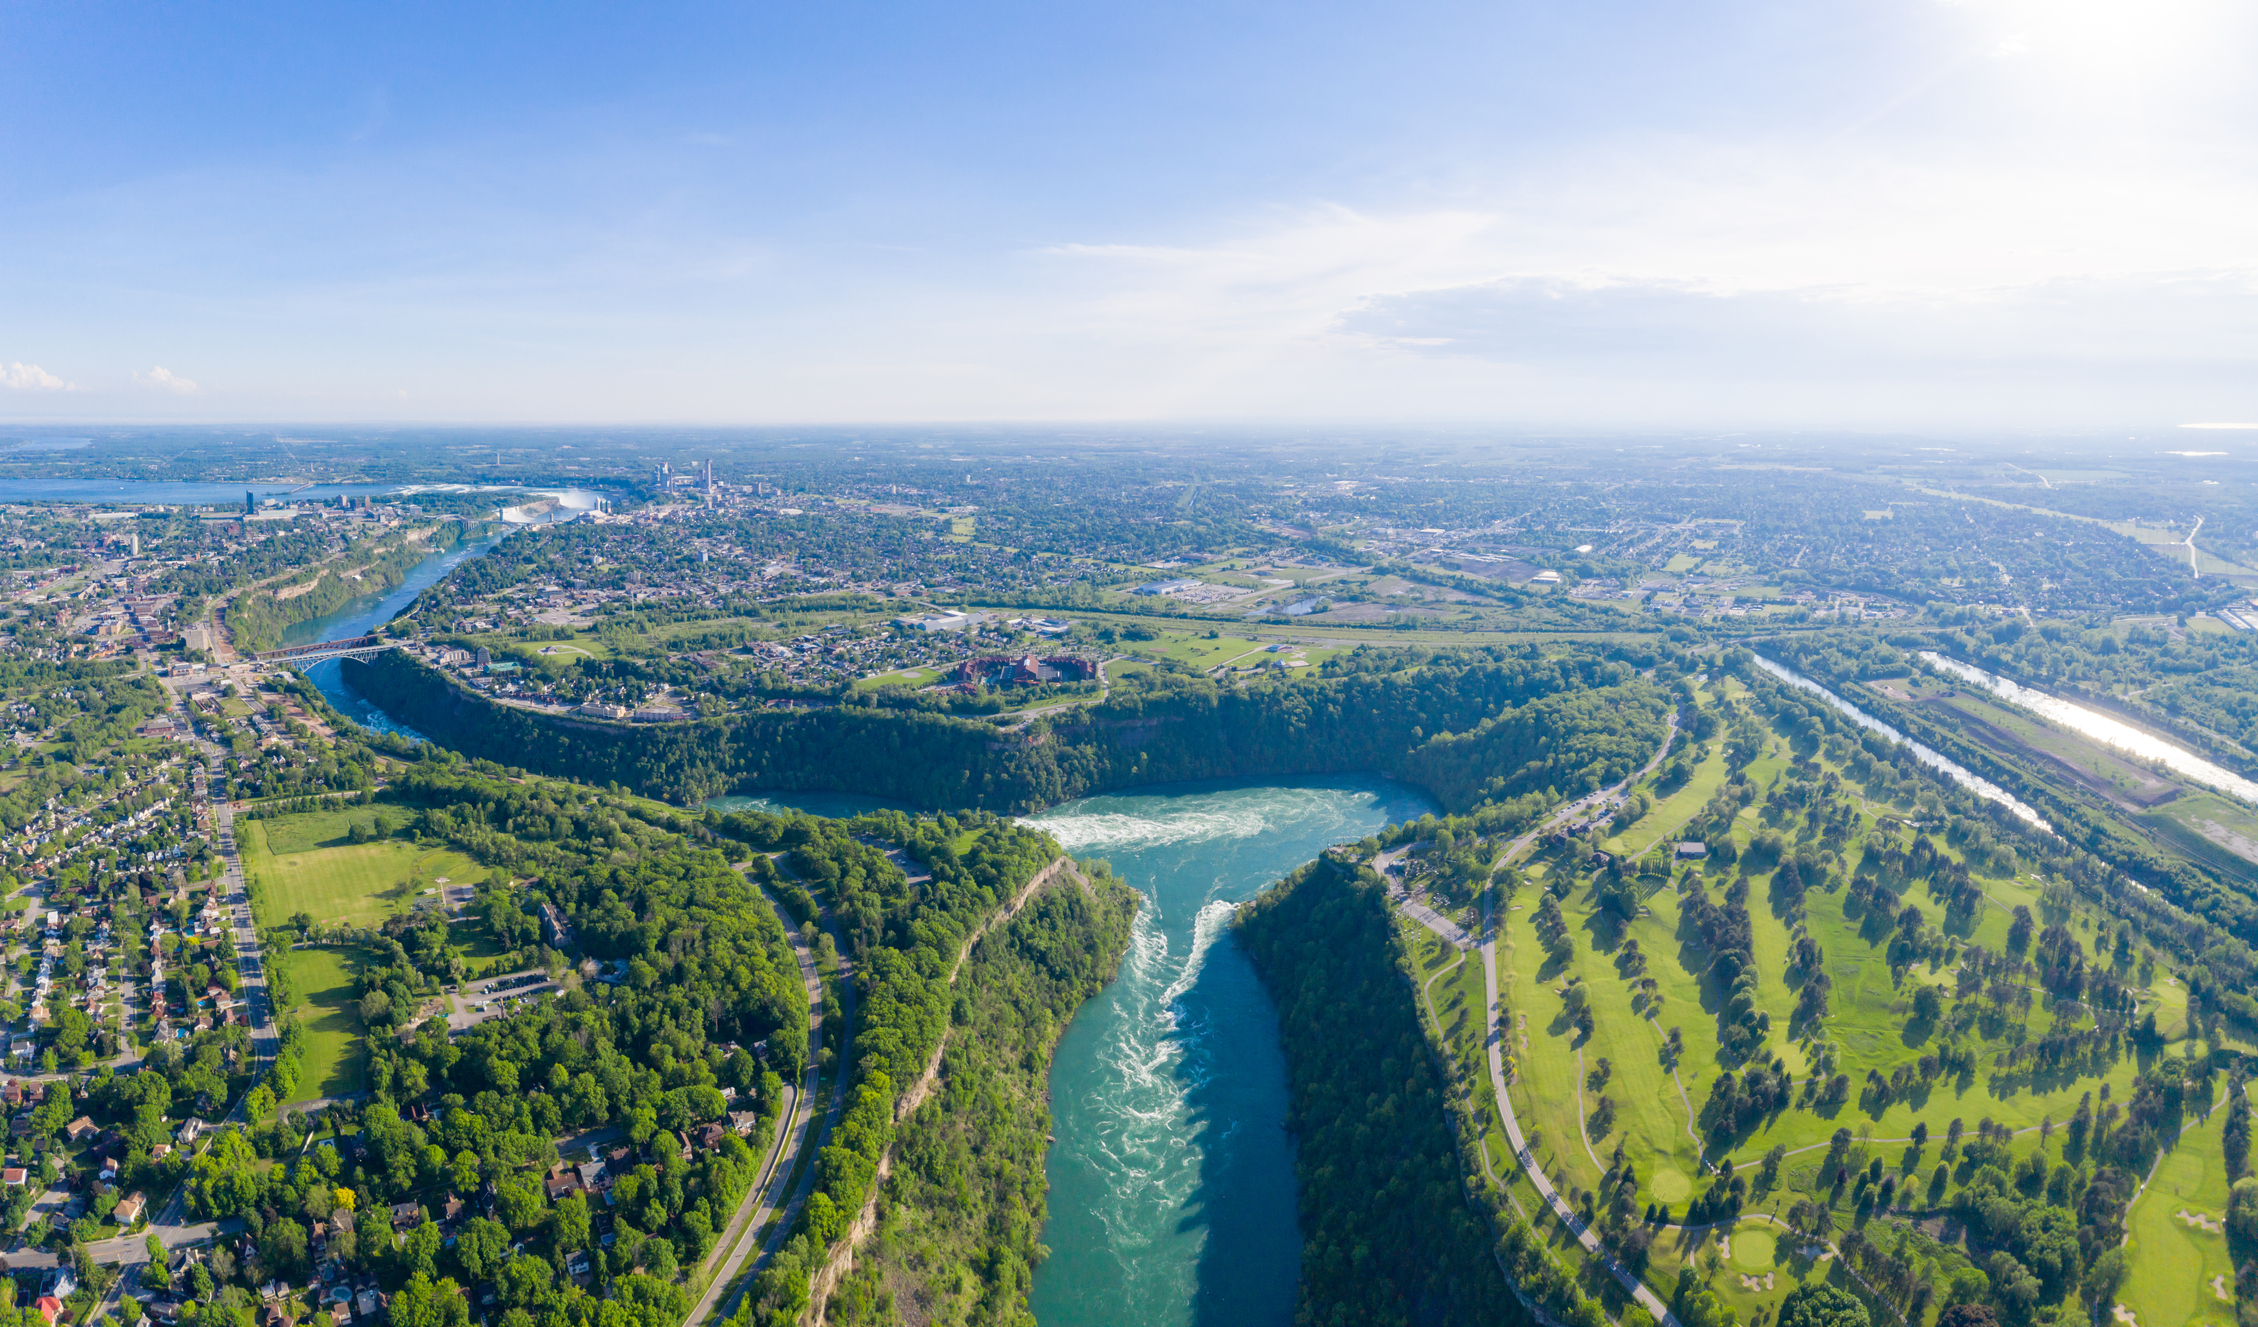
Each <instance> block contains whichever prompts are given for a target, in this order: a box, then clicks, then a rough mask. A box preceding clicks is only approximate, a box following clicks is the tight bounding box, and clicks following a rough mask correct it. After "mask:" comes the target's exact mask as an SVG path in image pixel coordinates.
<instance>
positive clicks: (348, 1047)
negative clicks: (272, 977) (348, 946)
mask: <svg viewBox="0 0 2258 1327" xmlns="http://www.w3.org/2000/svg"><path fill="white" fill-rule="evenodd" d="M281 957H282V961H283V962H284V963H285V964H287V965H288V966H289V969H290V989H291V990H292V991H293V992H295V993H296V995H297V998H298V1004H297V1008H298V1011H299V1017H301V1018H303V1019H304V1020H305V1026H306V1067H305V1072H304V1073H303V1074H301V1075H300V1076H299V1079H298V1099H299V1100H301V1101H312V1100H314V1099H315V1098H317V1097H336V1096H343V1095H345V1094H347V1093H350V1092H358V1091H360V1090H361V1088H362V1086H363V1083H362V1074H363V1066H364V1064H365V1063H366V1057H367V1052H366V1051H365V1050H363V1049H362V1045H361V1035H362V1029H361V1015H360V1010H359V1008H358V1007H357V1001H356V998H355V996H354V994H353V973H352V970H351V968H350V966H349V965H348V962H347V959H346V956H345V953H344V951H342V950H337V949H290V950H285V951H284V952H283V954H282V955H281Z"/></svg>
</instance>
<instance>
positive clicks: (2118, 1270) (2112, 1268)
mask: <svg viewBox="0 0 2258 1327" xmlns="http://www.w3.org/2000/svg"><path fill="white" fill-rule="evenodd" d="M2124 1279H2125V1251H2124V1250H2123V1249H2111V1250H2109V1251H2108V1252H2106V1253H2104V1254H2102V1255H2101V1256H2100V1257H2098V1258H2096V1259H2094V1260H2093V1266H2091V1267H2088V1268H2086V1274H2085V1279H2083V1280H2081V1281H2079V1282H2078V1298H2079V1299H2080V1300H2082V1301H2083V1302H2084V1303H2085V1306H2086V1312H2087V1313H2088V1314H2090V1315H2092V1316H2093V1317H2095V1318H2097V1319H2098V1318H2099V1317H2100V1316H2101V1311H2102V1310H2103V1309H2105V1308H2107V1307H2109V1304H2110V1302H2111V1301H2112V1300H2114V1299H2116V1298H2117V1286H2118V1283H2120V1282H2122V1281H2123V1280H2124Z"/></svg>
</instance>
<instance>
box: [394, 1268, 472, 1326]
mask: <svg viewBox="0 0 2258 1327" xmlns="http://www.w3.org/2000/svg"><path fill="white" fill-rule="evenodd" d="M392 1322H393V1324H394V1327H470V1301H469V1300H468V1299H467V1298H465V1297H464V1295H463V1293H462V1287H460V1286H458V1285H457V1284H455V1282H454V1281H452V1280H450V1279H448V1278H445V1277H442V1278H440V1279H439V1280H438V1281H433V1280H432V1279H431V1277H430V1276H429V1275H427V1274H425V1273H422V1272H418V1273H416V1274H415V1275H414V1276H411V1277H409V1278H408V1283H407V1284H406V1285H404V1286H402V1287H400V1289H399V1290H398V1291H396V1292H394V1294H393V1296H392Z"/></svg>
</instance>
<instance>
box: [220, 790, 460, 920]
mask: <svg viewBox="0 0 2258 1327" xmlns="http://www.w3.org/2000/svg"><path fill="white" fill-rule="evenodd" d="M380 814H384V815H389V816H391V817H393V818H394V819H395V820H396V819H398V818H399V817H400V816H401V814H402V813H401V812H400V811H399V810H398V809H397V808H384V807H354V808H351V809H349V810H334V811H331V810H324V811H308V812H304V813H301V814H298V815H290V816H280V817H277V818H275V819H272V820H253V821H246V822H244V823H243V824H242V825H241V826H240V827H239V832H238V834H237V836H236V837H237V846H238V848H239V849H240V851H241V854H242V858H243V871H244V876H245V878H246V879H247V880H248V881H249V882H250V886H251V907H252V911H253V913H254V914H255V915H256V916H257V918H258V921H259V924H260V925H261V926H280V925H282V924H283V923H284V922H286V921H288V920H289V918H290V917H292V916H293V915H295V914H297V913H299V912H304V913H307V914H309V915H310V916H312V917H314V918H315V919H316V920H317V921H320V922H325V923H326V922H343V923H346V924H350V925H355V926H368V925H374V924H376V923H378V922H381V921H383V920H384V919H385V918H386V917H390V916H394V915H397V914H399V913H403V912H406V911H408V909H409V908H410V907H411V906H412V905H413V903H414V900H415V899H416V898H417V897H418V896H419V895H420V894H421V893H422V892H423V891H424V890H427V889H432V888H435V887H436V882H437V881H438V880H440V879H442V878H444V879H449V880H471V879H475V878H478V877H481V876H484V875H485V874H486V871H485V868H483V867H481V866H479V865H478V864H477V863H476V862H473V861H472V860H471V859H470V858H468V857H465V856H463V855H462V854H461V853H459V852H455V851H453V850H451V849H446V848H419V847H417V846H416V845H415V844H412V843H407V842H404V841H402V840H398V839H385V840H380V841H377V842H374V843H349V842H347V841H346V837H345V836H346V832H347V830H348V828H349V827H350V826H351V825H353V824H355V823H358V824H361V825H369V824H371V823H372V822H373V821H374V820H375V818H376V817H377V816H378V815H380Z"/></svg>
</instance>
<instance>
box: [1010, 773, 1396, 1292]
mask: <svg viewBox="0 0 2258 1327" xmlns="http://www.w3.org/2000/svg"><path fill="white" fill-rule="evenodd" d="M1433 809H1434V807H1433V805H1432V804H1431V803H1430V802H1428V801H1427V799H1426V798H1425V797H1424V796H1422V795H1421V794H1419V793H1416V792H1414V791H1412V790H1411V789H1408V788H1405V787H1403V786H1402V785H1400V784H1394V783H1389V782H1387V781H1386V780H1383V779H1379V778H1376V777H1364V778H1358V777H1347V778H1336V779H1324V780H1310V781H1295V782H1292V783H1287V784H1283V785H1281V784H1279V783H1276V782H1267V783H1262V784H1251V783H1248V784H1240V783H1220V784H1218V783H1209V784H1183V785H1174V786H1167V787H1158V788H1153V789H1149V790H1145V791H1140V792H1134V793H1125V794H1120V795H1114V796H1106V797H1091V798H1085V799H1083V800H1082V801H1078V802H1069V803H1067V804H1066V805H1064V806H1060V807H1056V808H1053V809H1052V810H1049V811H1046V812H1044V813H1043V814H1041V815H1038V816H1035V817H1033V818H1032V819H1033V821H1034V823H1035V824H1038V825H1040V826H1041V827H1042V828H1043V829H1045V830H1047V831H1049V832H1050V834H1051V835H1052V836H1054V837H1055V838H1057V839H1058V841H1059V842H1060V844H1061V845H1063V846H1064V847H1065V848H1066V849H1067V851H1069V852H1072V853H1074V854H1076V855H1077V856H1081V857H1102V858H1104V859H1106V860H1107V861H1108V862H1110V863H1112V865H1113V869H1114V872H1115V873H1116V874H1118V875H1119V876H1121V877H1122V878H1123V879H1124V880H1127V881H1128V882H1129V883H1130V884H1132V885H1134V886H1136V887H1137V889H1138V890H1139V891H1141V892H1142V893H1143V894H1144V896H1145V906H1144V908H1143V910H1142V911H1141V913H1140V914H1139V916H1138V918H1137V926H1136V931H1135V934H1134V936H1133V938H1132V940H1131V943H1130V950H1129V954H1128V957H1127V958H1126V959H1125V960H1123V962H1122V965H1121V973H1120V976H1119V977H1118V978H1116V979H1115V980H1114V982H1113V983H1112V984H1111V985H1110V986H1108V987H1106V989H1105V990H1104V991H1103V992H1101V993H1100V994H1099V995H1098V996H1097V998H1095V999H1093V1000H1092V1001H1090V1003H1089V1004H1087V1005H1085V1006H1083V1008H1082V1010H1081V1012H1080V1013H1079V1014H1077V1015H1076V1016H1075V1019H1074V1022H1073V1023H1072V1025H1070V1026H1069V1027H1068V1028H1067V1031H1066V1035H1065V1037H1064V1038H1063V1039H1062V1040H1061V1041H1060V1043H1059V1048H1058V1054H1057V1056H1056V1058H1055V1059H1054V1060H1053V1061H1052V1064H1051V1084H1050V1086H1051V1128H1052V1134H1053V1141H1052V1143H1051V1149H1050V1159H1049V1163H1048V1167H1047V1169H1048V1173H1049V1179H1050V1221H1049V1224H1047V1225H1046V1226H1045V1227H1044V1228H1043V1237H1042V1238H1043V1243H1044V1244H1046V1245H1047V1246H1049V1248H1050V1258H1049V1260H1048V1261H1047V1262H1045V1263H1044V1264H1043V1265H1042V1267H1041V1268H1039V1269H1038V1270H1037V1271H1036V1274H1035V1293H1034V1301H1033V1304H1032V1307H1033V1309H1034V1311H1035V1318H1036V1320H1037V1321H1038V1322H1040V1323H1042V1324H1043V1327H1180V1325H1186V1324H1199V1325H1203V1327H1204V1325H1206V1324H1214V1325H1215V1327H1269V1325H1271V1324H1277V1325H1278V1327H1283V1325H1284V1324H1287V1323H1290V1322H1292V1321H1293V1306H1294V1282H1295V1278H1296V1276H1297V1274H1298V1271H1299V1267H1300V1251H1301V1239H1300V1235H1299V1233H1298V1232H1297V1229H1296V1225H1295V1216H1294V1171H1293V1148H1292V1142H1291V1140H1290V1139H1289V1138H1288V1137H1287V1134H1286V1132H1285V1129H1284V1127H1283V1122H1284V1120H1285V1116H1286V1066H1285V1060H1284V1058H1283V1057H1282V1055H1281V1054H1280V1052H1279V1049H1278V1019H1277V1014H1276V1012H1275V1011H1274V1010H1273V1009H1272V1008H1271V1005H1270V999H1269V997H1268V995H1266V994H1265V993H1264V991H1263V989H1262V985H1261V983H1260V982H1259V981H1257V980H1256V978H1255V974H1254V969H1253V967H1252V966H1251V965H1250V964H1249V963H1248V962H1247V959H1246V956H1245V955H1244V954H1243V953H1241V952H1240V950H1239V948H1238V946H1237V945H1236V944H1234V943H1233V942H1232V941H1231V938H1230V933H1229V931H1228V929H1227V927H1228V924H1229V921H1230V916H1231V909H1232V906H1233V905H1234V904H1236V903H1239V902H1240V901H1242V900H1244V899H1247V898H1249V897H1251V896H1253V895H1254V894H1255V893H1256V891H1258V890H1260V889H1261V888H1262V887H1263V886H1265V885H1267V884H1269V883H1270V882H1271V881H1273V880H1276V879H1278V878H1279V877H1280V876H1282V875H1285V874H1286V873H1287V872H1289V871H1292V870H1293V869H1294V868H1295V867H1298V866H1300V865H1301V864H1302V863H1304V862H1307V861H1308V860H1310V859H1311V858H1312V857H1315V856H1316V855H1317V854H1318V853H1319V852H1320V851H1321V850H1323V849H1324V848H1325V847H1326V846H1327V845H1329V844H1334V843H1342V842H1350V841H1354V840H1356V839H1359V838H1362V837H1364V836H1365V835H1367V834H1370V833H1372V832H1373V831H1375V830H1377V829H1379V828H1380V827H1381V826H1383V825H1386V824H1388V823H1390V822H1391V821H1397V820H1404V819H1411V818H1416V817H1417V816H1419V815H1420V814H1422V813H1423V812H1427V811H1431V810H1433Z"/></svg>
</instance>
